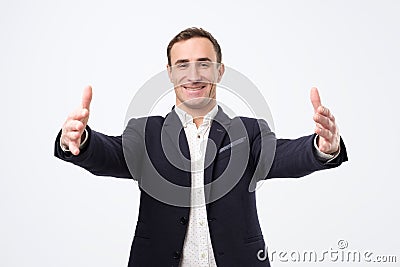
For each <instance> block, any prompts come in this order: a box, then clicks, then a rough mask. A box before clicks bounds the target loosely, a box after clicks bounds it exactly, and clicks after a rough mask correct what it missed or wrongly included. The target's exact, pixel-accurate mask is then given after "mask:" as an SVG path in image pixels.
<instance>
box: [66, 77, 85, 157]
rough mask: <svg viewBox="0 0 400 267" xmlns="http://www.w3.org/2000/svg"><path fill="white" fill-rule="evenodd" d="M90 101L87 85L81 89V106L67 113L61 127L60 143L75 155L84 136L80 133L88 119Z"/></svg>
mask: <svg viewBox="0 0 400 267" xmlns="http://www.w3.org/2000/svg"><path fill="white" fill-rule="evenodd" d="M91 101H92V87H91V86H90V85H89V86H86V87H85V88H84V89H83V96H82V104H81V106H80V107H79V108H77V109H76V110H75V111H74V112H72V113H71V114H69V116H68V118H67V120H66V121H65V123H64V125H63V127H62V132H61V138H60V142H61V145H62V146H63V147H65V148H67V149H69V150H70V151H71V153H72V154H73V155H75V156H77V155H79V152H80V150H79V147H80V145H81V142H82V140H83V139H84V136H82V135H83V133H84V131H85V128H86V125H87V122H88V120H89V113H90V102H91ZM82 137H83V138H82Z"/></svg>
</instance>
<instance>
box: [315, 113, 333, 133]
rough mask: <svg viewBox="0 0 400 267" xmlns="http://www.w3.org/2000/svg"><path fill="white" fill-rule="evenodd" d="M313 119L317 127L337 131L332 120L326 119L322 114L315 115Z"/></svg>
mask: <svg viewBox="0 0 400 267" xmlns="http://www.w3.org/2000/svg"><path fill="white" fill-rule="evenodd" d="M313 119H314V121H315V123H316V125H317V127H320V128H325V129H328V130H331V131H335V127H336V124H335V122H333V121H332V120H331V119H330V118H328V117H325V116H323V115H320V114H315V115H314V117H313Z"/></svg>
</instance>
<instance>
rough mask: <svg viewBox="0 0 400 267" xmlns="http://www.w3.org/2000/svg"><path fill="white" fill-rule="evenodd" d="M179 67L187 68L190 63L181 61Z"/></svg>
mask: <svg viewBox="0 0 400 267" xmlns="http://www.w3.org/2000/svg"><path fill="white" fill-rule="evenodd" d="M177 67H178V68H180V69H185V68H187V67H188V63H179V64H178V65H177Z"/></svg>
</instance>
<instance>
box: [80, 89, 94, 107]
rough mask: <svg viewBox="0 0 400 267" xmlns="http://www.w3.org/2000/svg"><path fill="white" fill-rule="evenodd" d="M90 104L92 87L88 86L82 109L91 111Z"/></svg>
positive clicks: (84, 90)
mask: <svg viewBox="0 0 400 267" xmlns="http://www.w3.org/2000/svg"><path fill="white" fill-rule="evenodd" d="M90 102H92V87H91V86H90V85H88V86H86V87H85V88H84V89H83V94H82V108H84V109H87V110H89V108H90Z"/></svg>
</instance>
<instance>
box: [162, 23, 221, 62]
mask: <svg viewBox="0 0 400 267" xmlns="http://www.w3.org/2000/svg"><path fill="white" fill-rule="evenodd" d="M195 37H203V38H207V39H208V40H210V42H211V43H212V44H213V46H214V50H215V53H216V54H217V62H218V63H221V60H222V52H221V47H220V46H219V44H218V42H217V40H216V39H215V38H214V36H212V35H211V33H209V32H208V31H206V30H203V29H202V28H196V27H192V28H187V29H186V30H183V31H181V32H180V33H178V34H177V35H176V36H175V37H174V38H173V39H172V40H171V41H170V42H169V44H168V47H167V57H168V65H169V66H171V49H172V47H173V46H174V44H176V43H178V42H180V41H186V40H189V39H191V38H195Z"/></svg>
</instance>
